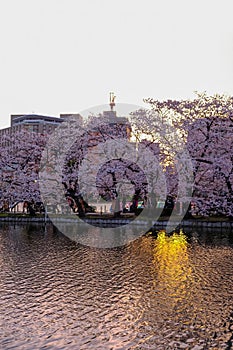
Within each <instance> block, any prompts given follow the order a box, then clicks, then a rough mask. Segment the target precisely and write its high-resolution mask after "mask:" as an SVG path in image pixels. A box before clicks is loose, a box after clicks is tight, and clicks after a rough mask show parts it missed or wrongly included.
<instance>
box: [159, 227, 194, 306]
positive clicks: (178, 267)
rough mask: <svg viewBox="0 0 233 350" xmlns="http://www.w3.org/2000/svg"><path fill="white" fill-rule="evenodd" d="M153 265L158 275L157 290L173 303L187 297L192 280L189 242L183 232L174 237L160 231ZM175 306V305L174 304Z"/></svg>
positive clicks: (175, 234)
mask: <svg viewBox="0 0 233 350" xmlns="http://www.w3.org/2000/svg"><path fill="white" fill-rule="evenodd" d="M153 265H154V269H155V272H156V274H157V278H156V284H157V285H156V289H157V290H159V291H162V292H163V294H164V296H166V297H167V298H168V300H169V302H171V299H172V300H173V302H174V303H176V302H177V301H178V300H179V299H180V298H182V296H183V297H184V296H186V294H187V288H188V284H189V282H190V279H191V272H192V269H191V264H190V261H189V251H188V242H187V239H186V236H185V235H184V233H183V232H182V231H180V233H174V234H173V235H172V236H168V235H166V233H165V231H160V232H159V233H158V237H157V239H156V242H155V246H154V248H153ZM172 304H173V303H172Z"/></svg>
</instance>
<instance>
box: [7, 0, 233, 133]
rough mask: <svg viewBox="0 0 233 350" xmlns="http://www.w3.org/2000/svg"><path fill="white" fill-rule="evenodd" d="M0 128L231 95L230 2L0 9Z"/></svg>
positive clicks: (56, 1)
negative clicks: (16, 117) (200, 94)
mask: <svg viewBox="0 0 233 350" xmlns="http://www.w3.org/2000/svg"><path fill="white" fill-rule="evenodd" d="M0 43H1V46H0V49H1V54H0V62H1V65H0V128H2V127H6V126H9V123H10V114H14V113H15V114H20V113H25V114H26V113H32V112H34V113H37V114H45V115H53V116H59V114H60V113H78V112H80V111H82V110H84V109H88V108H89V107H92V106H95V105H99V104H104V103H107V102H108V98H109V92H110V91H114V92H115V94H116V96H117V99H116V102H119V103H129V104H136V105H142V106H143V105H144V104H143V98H147V97H152V98H155V99H156V98H157V99H161V100H164V99H168V98H177V99H181V98H192V97H194V91H195V90H198V91H205V90H206V91H207V93H209V94H212V93H227V94H230V95H233V1H232V0H221V1H220V0H219V1H216V0H170V1H169V0H117V1H110V0H0Z"/></svg>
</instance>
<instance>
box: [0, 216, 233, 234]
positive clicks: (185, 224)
mask: <svg viewBox="0 0 233 350" xmlns="http://www.w3.org/2000/svg"><path fill="white" fill-rule="evenodd" d="M50 221H51V219H50V218H49V217H45V216H42V215H38V216H29V215H15V214H10V215H9V214H8V215H7V214H6V215H1V216H0V222H9V223H10V222H15V223H30V222H33V223H49V222H50ZM52 221H53V222H54V223H56V222H64V223H74V222H77V223H78V222H80V223H82V220H81V219H79V218H78V217H77V216H76V215H63V216H59V215H57V216H53V217H52ZM84 221H85V222H87V223H89V224H95V225H98V226H102V225H103V226H108V225H114V226H115V225H127V224H129V223H130V222H131V223H132V224H133V225H141V226H142V227H143V226H144V225H146V226H147V227H148V221H147V220H143V219H137V218H136V219H134V220H132V218H131V219H130V218H126V217H119V218H104V217H101V216H98V217H85V218H84ZM167 225H168V227H167ZM171 225H172V227H179V228H183V229H185V228H189V229H190V228H193V229H197V228H198V229H201V228H217V229H228V230H229V229H230V230H232V229H233V221H226V220H219V221H218V220H217V219H216V220H213V219H211V220H209V219H206V220H205V219H183V220H182V221H179V220H177V221H172V223H171ZM151 227H154V228H158V229H163V228H166V227H167V228H169V222H168V220H166V219H163V218H160V219H159V220H157V221H151Z"/></svg>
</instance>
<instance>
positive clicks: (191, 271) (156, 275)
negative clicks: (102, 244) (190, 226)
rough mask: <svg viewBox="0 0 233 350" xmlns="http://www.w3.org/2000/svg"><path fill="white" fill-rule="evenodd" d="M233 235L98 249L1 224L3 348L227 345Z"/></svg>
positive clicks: (232, 318)
mask: <svg viewBox="0 0 233 350" xmlns="http://www.w3.org/2000/svg"><path fill="white" fill-rule="evenodd" d="M232 243H233V240H232V233H231V232H225V233H223V232H217V231H211V232H208V231H207V232H192V233H191V235H190V233H189V235H188V238H187V236H186V235H175V236H173V237H166V236H164V235H163V234H159V236H158V237H152V236H147V237H141V238H140V239H138V240H136V241H134V242H132V243H130V244H129V245H127V246H124V247H119V248H113V249H97V248H90V247H86V246H82V245H79V244H78V243H75V242H72V241H70V240H69V239H68V238H67V237H65V236H63V235H62V234H61V233H59V232H57V230H56V229H55V228H54V227H53V226H52V225H46V227H44V226H43V225H39V224H37V225H36V224H33V225H8V224H1V226H0V267H1V268H0V348H1V349H25V350H26V349H75V350H77V349H80V350H82V349H92V350H93V349H101V350H103V349H104V350H105V349H106V350H107V349H109V350H110V349H114V350H115V349H153V350H155V349H156V350H157V349H193V350H198V349H231V348H232V346H231V339H232V334H233V288H232V286H233V244H232Z"/></svg>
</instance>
